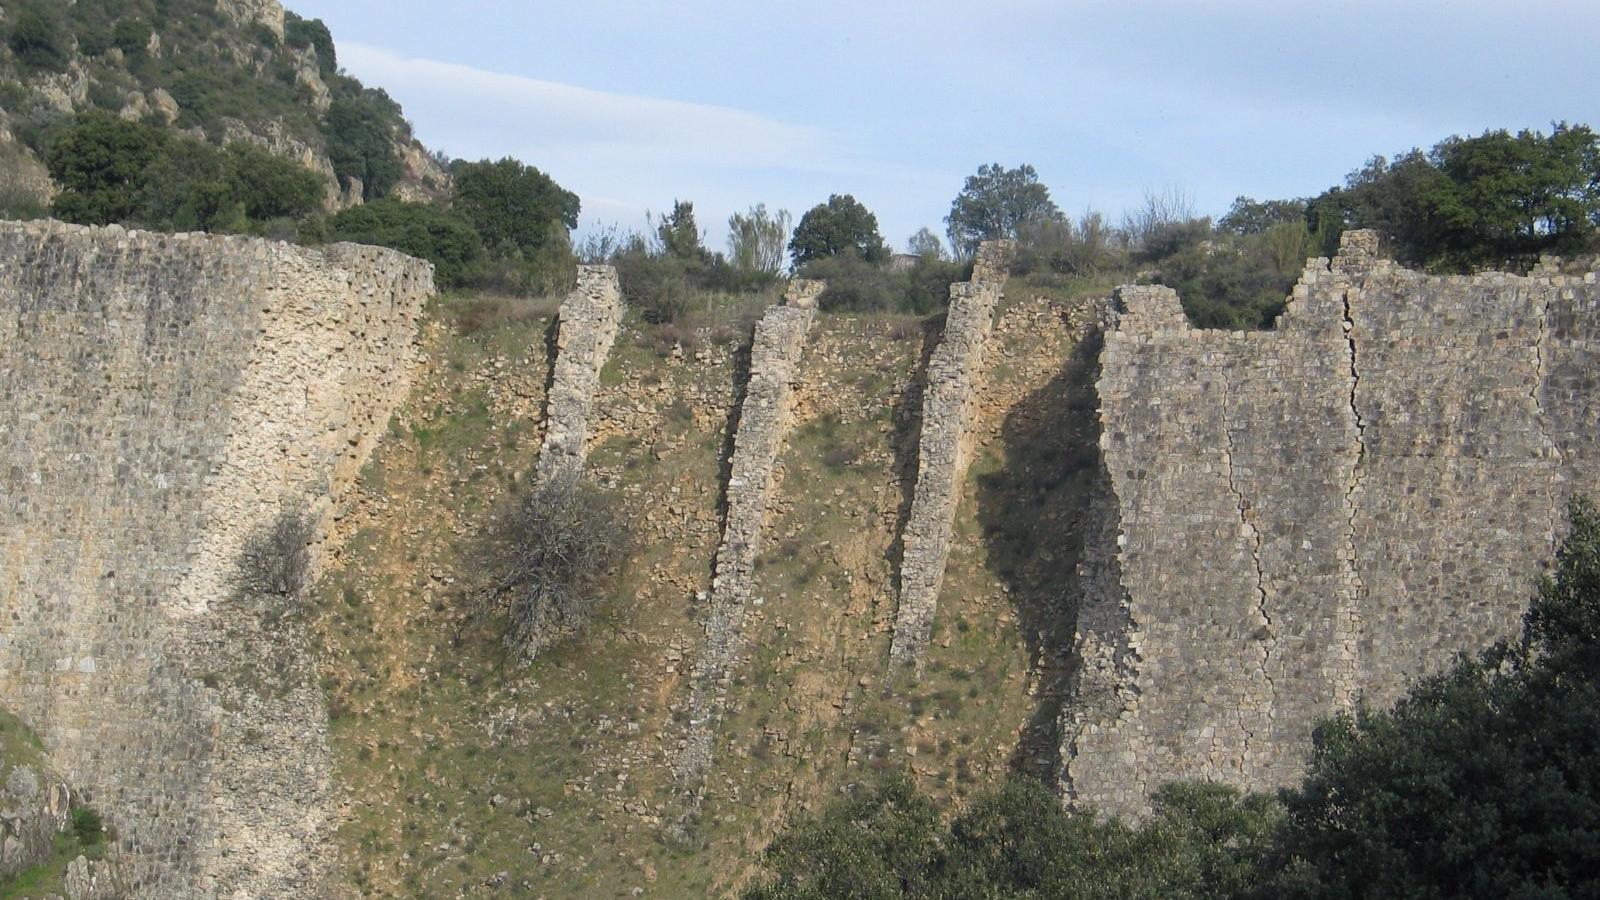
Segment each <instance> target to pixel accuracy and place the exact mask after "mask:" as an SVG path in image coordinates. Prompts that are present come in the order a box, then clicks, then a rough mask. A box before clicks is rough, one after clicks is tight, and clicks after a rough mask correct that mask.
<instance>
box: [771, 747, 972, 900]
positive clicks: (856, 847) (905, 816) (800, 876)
mask: <svg viewBox="0 0 1600 900" xmlns="http://www.w3.org/2000/svg"><path fill="white" fill-rule="evenodd" d="M943 830H944V829H943V823H941V822H940V820H939V810H938V809H937V808H936V807H935V806H934V805H933V802H932V801H931V800H929V799H928V798H927V797H926V796H925V795H923V794H922V793H920V792H918V791H917V789H916V787H915V786H914V785H913V784H912V783H911V781H910V779H908V778H906V777H905V776H903V775H901V776H891V777H887V778H885V779H883V780H882V781H877V782H869V783H866V784H862V785H858V786H857V787H856V789H855V790H854V791H853V792H851V793H850V794H847V795H846V796H845V797H843V798H841V799H840V800H837V801H835V802H834V803H832V804H829V806H828V808H827V810H826V811H824V812H823V814H822V815H821V816H819V817H817V818H815V819H809V820H806V821H802V822H799V823H797V824H795V825H794V826H792V827H791V828H790V829H789V830H787V831H785V832H784V833H782V834H780V835H779V836H778V837H777V839H775V840H774V841H773V842H772V843H771V845H769V846H768V847H767V851H766V863H767V866H768V868H769V869H771V870H772V872H773V877H772V880H771V881H770V882H768V883H766V884H763V885H761V886H759V887H756V888H754V889H752V890H750V891H748V892H746V894H745V895H744V896H745V900H890V898H900V897H916V896H924V890H925V889H926V887H927V886H928V884H929V882H930V880H931V879H932V877H933V875H934V866H935V865H936V863H937V862H938V859H939V856H940V854H941V846H940V840H941V837H942V832H943Z"/></svg>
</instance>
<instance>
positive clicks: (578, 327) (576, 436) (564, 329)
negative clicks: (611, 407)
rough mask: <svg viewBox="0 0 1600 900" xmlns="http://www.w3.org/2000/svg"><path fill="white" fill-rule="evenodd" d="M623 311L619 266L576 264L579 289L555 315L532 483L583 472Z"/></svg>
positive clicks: (574, 477)
mask: <svg viewBox="0 0 1600 900" xmlns="http://www.w3.org/2000/svg"><path fill="white" fill-rule="evenodd" d="M622 313H623V305H622V289H621V288H620V286H619V285H618V282H617V270H616V269H615V268H613V267H611V266H579V267H578V284H577V287H575V288H573V290H572V293H570V294H568V295H567V298H566V299H565V300H563V301H562V303H561V311H560V313H559V322H558V324H557V331H556V360H555V366H554V370H553V372H552V375H551V379H550V391H549V394H548V396H547V400H546V406H545V424H544V444H543V446H542V448H541V449H540V451H539V460H538V462H537V463H536V464H535V467H534V483H535V484H536V485H539V486H543V485H547V484H551V483H554V482H557V481H576V480H577V479H578V476H580V475H581V474H582V473H583V460H584V455H585V453H586V452H587V450H588V446H587V445H588V441H589V419H590V416H591V414H592V413H593V409H594V394H595V390H596V389H597V388H598V387H599V386H600V371H601V370H602V369H604V368H605V364H606V358H607V357H608V356H610V355H611V344H612V342H614V341H615V340H616V338H617V328H618V326H620V325H621V324H622Z"/></svg>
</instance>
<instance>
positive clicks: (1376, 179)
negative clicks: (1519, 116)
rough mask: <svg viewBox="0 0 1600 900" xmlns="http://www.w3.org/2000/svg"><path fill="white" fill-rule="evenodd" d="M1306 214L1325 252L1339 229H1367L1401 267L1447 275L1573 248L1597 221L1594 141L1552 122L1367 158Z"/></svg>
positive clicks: (1598, 148) (1599, 176)
mask: <svg viewBox="0 0 1600 900" xmlns="http://www.w3.org/2000/svg"><path fill="white" fill-rule="evenodd" d="M1310 217H1311V222H1312V225H1313V227H1314V228H1315V229H1316V230H1317V231H1318V233H1319V234H1320V235H1321V236H1322V237H1323V239H1324V240H1325V241H1326V242H1327V245H1326V246H1325V248H1324V249H1325V250H1331V249H1332V247H1333V246H1336V243H1337V240H1338V234H1339V232H1340V231H1342V230H1344V229H1346V228H1376V229H1378V230H1380V231H1382V232H1383V233H1384V235H1385V236H1386V237H1387V238H1388V239H1389V241H1390V245H1391V247H1392V249H1393V251H1394V253H1395V255H1396V256H1397V257H1398V258H1399V259H1401V260H1402V261H1405V262H1408V263H1412V264H1417V265H1424V266H1428V267H1431V268H1435V269H1441V270H1448V271H1461V270H1468V269H1472V268H1475V267H1478V266H1483V265H1505V264H1514V263H1516V262H1518V261H1525V260H1529V259H1531V258H1533V257H1534V256H1536V255H1538V254H1540V253H1570V252H1575V251H1577V250H1580V249H1582V248H1583V247H1584V246H1586V244H1587V242H1588V241H1589V240H1590V239H1591V238H1592V237H1593V235H1594V231H1595V227H1596V224H1597V223H1600V136H1597V135H1596V134H1595V133H1594V132H1593V131H1592V130H1591V129H1590V128H1589V127H1588V126H1585V125H1576V126H1573V125H1566V124H1560V125H1557V126H1555V128H1554V129H1553V130H1552V132H1551V133H1550V134H1549V135H1545V134H1543V133H1541V132H1538V131H1522V132H1518V133H1517V134H1515V135H1513V134H1511V133H1509V132H1506V131H1488V132H1485V133H1484V134H1482V135H1480V136H1478V137H1472V138H1462V137H1451V138H1447V139H1445V140H1444V141H1441V142H1439V143H1438V144H1436V145H1435V146H1434V148H1433V149H1432V150H1431V151H1430V152H1427V153H1424V152H1422V151H1421V150H1412V151H1410V152H1408V153H1404V154H1402V155H1400V156H1399V157H1397V158H1396V159H1394V160H1393V161H1390V160H1387V159H1385V158H1383V157H1381V156H1380V157H1374V158H1373V159H1372V160H1371V161H1370V162H1368V163H1367V164H1366V165H1365V166H1363V167H1362V168H1361V169H1359V170H1357V171H1356V172H1353V173H1351V174H1350V176H1349V177H1348V178H1347V179H1346V180H1345V184H1344V186H1343V187H1338V188H1333V189H1330V190H1328V191H1326V192H1324V193H1323V194H1322V195H1321V196H1319V197H1317V198H1316V199H1315V200H1313V201H1312V202H1311V210H1310Z"/></svg>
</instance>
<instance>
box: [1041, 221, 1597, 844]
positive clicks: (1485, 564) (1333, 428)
mask: <svg viewBox="0 0 1600 900" xmlns="http://www.w3.org/2000/svg"><path fill="white" fill-rule="evenodd" d="M1597 322H1600V286H1597V285H1596V284H1595V278H1594V276H1593V275H1592V274H1591V275H1588V276H1583V277H1562V276H1551V275H1543V274H1541V275H1537V276H1533V277H1518V276H1513V275H1506V274H1486V275H1482V276H1476V277H1471V278H1468V277H1451V278H1439V277H1432V276H1426V275H1422V274H1419V273H1416V272H1411V271H1407V270H1405V269H1402V268H1399V267H1398V266H1395V265H1394V264H1392V263H1389V262H1387V261H1384V260H1381V259H1379V258H1377V256H1376V238H1375V236H1373V235H1372V234H1371V233H1368V232H1353V233H1351V234H1349V235H1347V236H1346V244H1345V247H1344V248H1343V249H1342V250H1341V254H1340V256H1339V257H1338V258H1336V259H1334V260H1333V261H1332V262H1331V263H1330V262H1329V261H1328V260H1313V261H1312V262H1311V264H1310V265H1309V266H1308V268H1307V270H1306V273H1305V275H1304V277H1303V278H1302V280H1301V282H1300V284H1299V285H1298V286H1297V287H1296V288H1295V292H1294V296H1293V298H1292V299H1291V302H1290V304H1289V308H1288V310H1287V311H1286V312H1285V313H1284V315H1283V317H1282V318H1281V320H1280V322H1279V324H1278V326H1277V329H1276V330H1275V331H1272V332H1257V333H1227V332H1211V331H1196V330H1191V329H1190V328H1189V327H1188V325H1187V323H1186V321H1185V320H1184V318H1183V316H1182V312H1181V310H1180V309H1179V307H1178V301H1177V296H1176V295H1175V294H1173V293H1172V292H1171V291H1169V290H1167V289H1165V288H1124V289H1122V290H1120V291H1119V292H1118V295H1117V297H1116V298H1115V299H1114V301H1113V304H1112V311H1111V315H1110V321H1109V323H1108V333H1107V335H1106V344H1105V349H1104V351H1103V354H1102V359H1101V366H1102V370H1101V375H1100V378H1099V382H1098V389H1099V393H1100V402H1101V410H1100V416H1101V422H1102V429H1103V431H1102V438H1101V449H1102V452H1103V456H1104V464H1105V469H1106V487H1105V492H1104V493H1105V503H1104V504H1103V506H1104V508H1103V510H1101V519H1102V522H1103V527H1101V528H1100V530H1099V534H1100V537H1099V538H1098V540H1097V544H1098V546H1096V547H1094V548H1092V550H1091V552H1088V553H1086V562H1085V571H1084V574H1085V576H1086V583H1089V584H1092V585H1094V586H1095V587H1094V589H1092V590H1090V591H1089V592H1088V596H1087V597H1086V598H1085V605H1084V608H1083V609H1082V610H1081V612H1080V616H1079V628H1078V638H1077V644H1078V656H1079V664H1080V674H1079V683H1078V687H1077V692H1076V697H1075V700H1074V702H1072V703H1070V704H1068V709H1067V712H1066V713H1065V714H1064V720H1063V723H1062V724H1063V734H1064V744H1063V747H1062V759H1063V772H1062V779H1061V780H1062V786H1063V788H1064V790H1065V791H1066V793H1067V794H1068V796H1069V797H1071V798H1073V799H1074V800H1076V801H1077V802H1083V803H1090V804H1093V805H1095V806H1098V807H1100V808H1103V809H1109V810H1115V811H1122V812H1131V813H1137V812H1140V811H1142V810H1144V809H1145V808H1146V806H1147V800H1146V797H1147V795H1148V793H1149V792H1150V791H1152V790H1154V789H1155V788H1156V787H1158V786H1159V785H1160V784H1161V783H1163V782H1165V781H1168V780H1172V779H1175V778H1206V779H1211V780H1216V781H1222V782H1225V783H1229V784H1234V785H1237V786H1239V787H1244V788H1254V789H1266V788H1272V787H1276V786H1279V785H1283V784H1287V783H1290V782H1292V781H1293V780H1295V779H1296V778H1297V777H1298V776H1299V774H1300V773H1301V771H1302V769H1303V765H1304V760H1305V755H1306V752H1307V751H1308V749H1309V745H1310V732H1311V728H1312V725H1313V723H1314V721H1315V720H1316V719H1317V718H1318V717H1319V716H1321V715H1325V714H1327V713H1330V712H1333V711H1335V710H1338V709H1344V708H1348V707H1349V706H1350V705H1351V704H1352V703H1353V702H1355V700H1356V698H1357V697H1365V698H1367V699H1369V700H1370V701H1372V702H1373V703H1376V704H1380V705H1381V704H1387V703H1389V702H1391V701H1392V700H1394V699H1395V698H1396V697H1397V696H1398V695H1399V694H1400V693H1401V691H1402V690H1403V689H1404V686H1405V684H1406V683H1407V679H1408V678H1412V677H1415V676H1417V675H1420V674H1423V673H1426V672H1432V671H1436V670H1438V669H1440V668H1442V667H1443V666H1445V665H1447V664H1448V663H1449V662H1450V661H1451V660H1453V659H1454V657H1455V655H1456V654H1457V653H1458V652H1460V651H1475V650H1477V649H1479V648H1481V647H1483V646H1485V645H1487V644H1488V643H1490V642H1491V641H1493V640H1494V639H1496V638H1500V637H1505V636H1508V635H1511V634H1513V633H1514V632H1515V631H1516V628H1517V626H1518V622H1519V617H1520V615H1521V612H1522V610H1523V609H1524V607H1525V605H1526V603H1527V600H1528V597H1529V596H1530V595H1531V591H1532V587H1533V581H1534V578H1535V577H1536V575H1537V574H1538V573H1539V571H1540V567H1541V566H1542V565H1543V564H1544V563H1545V562H1546V561H1547V560H1548V558H1549V556H1550V554H1551V551H1552V549H1553V548H1554V546H1555V543H1556V541H1557V540H1558V533H1559V529H1560V527H1561V523H1562V520H1563V514H1564V507H1565V503H1566V501H1567V499H1568V498H1569V497H1570V496H1571V495H1572V493H1573V492H1574V490H1584V491H1589V492H1593V491H1595V490H1596V489H1597V488H1600V467H1597V466H1596V464H1595V452H1594V449H1593V443H1594V435H1593V428H1594V423H1595V422H1596V421H1597V420H1596V418H1595V416H1596V413H1597V412H1600V410H1597V408H1596V400H1597V397H1600V385H1597V382H1596V374H1595V372H1596V370H1595V363H1596V362H1597V358H1596V354H1597V352H1600V341H1597V335H1596V327H1597V324H1596V323H1597Z"/></svg>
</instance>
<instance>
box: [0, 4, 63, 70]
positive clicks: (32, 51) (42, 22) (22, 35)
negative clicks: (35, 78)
mask: <svg viewBox="0 0 1600 900" xmlns="http://www.w3.org/2000/svg"><path fill="white" fill-rule="evenodd" d="M6 45H7V46H9V47H10V48H11V52H12V53H14V54H16V57H17V62H19V63H21V64H22V65H23V66H26V67H27V68H30V69H37V70H42V71H47V72H60V71H63V70H65V69H66V67H67V49H66V38H65V37H64V36H63V35H62V30H61V25H60V23H59V22H57V21H56V20H55V18H54V17H53V16H50V15H46V14H45V13H43V12H41V11H40V10H38V9H36V8H34V7H31V6H30V7H27V8H24V9H23V10H21V11H20V12H19V13H18V14H17V19H16V23H15V24H13V25H12V26H11V33H10V34H9V35H7V36H6Z"/></svg>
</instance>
